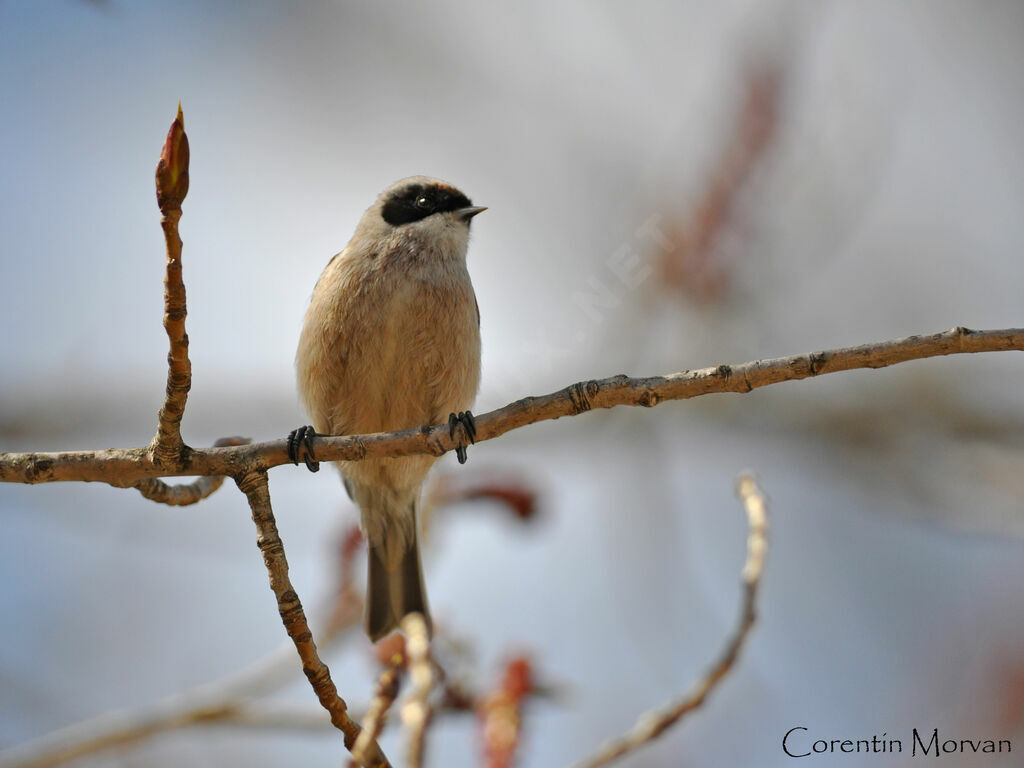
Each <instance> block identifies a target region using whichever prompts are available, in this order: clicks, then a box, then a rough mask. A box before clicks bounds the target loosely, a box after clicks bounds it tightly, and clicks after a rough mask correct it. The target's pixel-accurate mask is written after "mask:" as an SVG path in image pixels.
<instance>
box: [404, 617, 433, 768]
mask: <svg viewBox="0 0 1024 768" xmlns="http://www.w3.org/2000/svg"><path fill="white" fill-rule="evenodd" d="M401 626H402V631H403V632H405V635H406V638H407V640H406V642H405V648H406V653H407V654H408V658H409V678H410V680H411V682H412V691H411V692H410V694H409V698H408V700H407V701H406V702H405V704H403V705H402V722H403V723H404V724H405V727H406V729H407V730H408V732H409V760H408V762H409V768H420V766H422V765H423V742H424V739H425V738H426V733H427V725H428V724H429V723H430V717H431V714H432V712H431V707H430V701H429V697H430V691H431V689H432V688H433V687H434V682H435V679H436V675H435V674H434V663H433V660H432V659H431V658H430V631H429V630H428V628H427V622H426V621H425V620H424V618H423V616H422V614H419V613H410V614H409V615H408V616H406V617H405V618H404V619H402V623H401Z"/></svg>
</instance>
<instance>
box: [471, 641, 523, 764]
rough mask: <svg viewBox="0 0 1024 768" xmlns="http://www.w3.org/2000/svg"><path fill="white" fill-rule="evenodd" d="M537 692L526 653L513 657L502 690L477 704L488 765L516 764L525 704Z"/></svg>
mask: <svg viewBox="0 0 1024 768" xmlns="http://www.w3.org/2000/svg"><path fill="white" fill-rule="evenodd" d="M535 692H536V690H535V688H534V684H533V665H532V664H531V663H530V660H529V659H528V658H526V657H525V656H517V657H516V658H513V659H510V660H509V661H508V662H507V663H506V664H505V674H504V675H503V676H502V680H501V684H500V685H499V686H498V689H497V690H496V691H494V692H493V693H491V694H490V695H488V696H486V697H485V698H484V699H483V700H482V701H481V702H480V703H479V704H478V705H477V712H478V714H479V716H480V728H481V731H482V733H483V740H484V766H485V768H511V766H512V765H513V762H514V760H515V756H516V750H517V749H518V748H519V744H520V741H521V737H522V708H523V703H524V701H525V700H526V696H527V694H530V693H535Z"/></svg>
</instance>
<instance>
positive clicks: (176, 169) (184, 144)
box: [156, 102, 188, 213]
mask: <svg viewBox="0 0 1024 768" xmlns="http://www.w3.org/2000/svg"><path fill="white" fill-rule="evenodd" d="M186 194H188V136H186V135H185V117H184V115H182V113H181V102H178V116H177V117H175V118H174V122H173V123H171V128H170V130H168V131H167V140H166V141H164V148H163V151H162V152H160V161H159V162H158V163H157V164H156V203H157V205H158V206H160V210H161V211H163V212H164V213H166V212H167V211H169V210H181V203H182V201H183V200H184V199H185V195H186Z"/></svg>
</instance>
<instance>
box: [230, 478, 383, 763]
mask: <svg viewBox="0 0 1024 768" xmlns="http://www.w3.org/2000/svg"><path fill="white" fill-rule="evenodd" d="M235 482H236V483H237V484H238V487H239V489H240V490H241V491H242V493H244V494H245V495H246V498H248V500H249V507H250V508H251V509H252V521H253V522H254V523H255V524H256V531H257V537H256V543H257V544H258V545H259V548H260V552H262V553H263V562H264V564H265V565H266V566H267V574H268V575H269V576H270V588H271V589H272V590H273V591H274V596H275V597H276V598H277V610H278V613H280V614H281V621H282V622H284V628H285V631H286V632H287V633H288V637H290V638H291V639H292V642H293V643H295V649H296V650H297V651H298V652H299V658H300V659H301V661H302V671H303V672H304V673H305V675H306V678H307V679H308V680H309V684H310V685H311V686H313V691H314V693H316V696H317V698H318V699H319V700H320V704H321V706H323V708H324V709H326V710H327V712H328V713H329V714H330V716H331V722H332V723H333V724H334V727H335V728H337V729H338V730H340V731H341V732H342V733H344V734H345V746H346V747H347V748H348V749H349V750H351V749H352V748H353V747H354V746H355V743H356V739H357V738H358V737H359V733H360V731H361V730H362V729H361V728H360V727H359V723H357V722H355V721H354V720H353V719H352V718H350V717H349V716H348V705H347V704H345V700H344V699H342V698H341V697H340V696H338V689H337V688H336V687H335V685H334V681H333V680H331V673H330V670H329V669H328V668H327V665H326V664H324V663H323V662H322V661H321V660H320V656H319V655H318V654H317V652H316V643H314V642H313V633H312V632H311V631H310V629H309V624H308V623H307V622H306V614H305V612H304V611H303V610H302V602H301V601H300V600H299V596H298V594H297V593H296V592H295V588H294V587H293V586H292V582H291V579H290V578H289V576H288V559H287V558H286V557H285V553H284V543H283V542H282V541H281V536H280V534H279V533H278V532H277V522H276V521H275V520H274V512H273V509H272V508H271V506H270V488H269V486H268V484H267V473H266V472H265V471H262V470H251V471H249V472H248V473H247V474H245V475H243V476H241V477H237V478H235ZM361 762H362V765H364V766H365V767H366V768H390V763H389V762H388V759H387V758H386V757H385V756H384V753H383V752H382V751H381V749H380V747H379V746H378V745H377V743H376V742H371V743H370V745H369V746H368V748H367V749H366V758H365V759H364V760H363V761H361Z"/></svg>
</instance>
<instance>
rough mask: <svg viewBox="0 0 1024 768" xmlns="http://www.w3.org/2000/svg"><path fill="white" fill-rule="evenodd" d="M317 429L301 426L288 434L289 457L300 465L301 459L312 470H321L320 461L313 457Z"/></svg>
mask: <svg viewBox="0 0 1024 768" xmlns="http://www.w3.org/2000/svg"><path fill="white" fill-rule="evenodd" d="M314 437H316V430H315V429H313V427H310V426H306V427H299V428H298V429H293V430H292V431H291V432H290V433H289V434H288V458H289V459H291V460H292V463H293V464H295V465H298V463H299V459H302V460H303V461H304V462H305V463H306V469H308V470H309V471H310V472H319V471H320V462H319V461H317V460H316V459H314V458H313V438H314Z"/></svg>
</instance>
